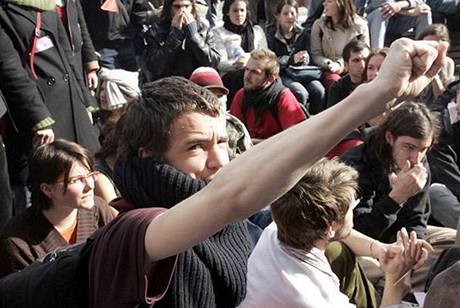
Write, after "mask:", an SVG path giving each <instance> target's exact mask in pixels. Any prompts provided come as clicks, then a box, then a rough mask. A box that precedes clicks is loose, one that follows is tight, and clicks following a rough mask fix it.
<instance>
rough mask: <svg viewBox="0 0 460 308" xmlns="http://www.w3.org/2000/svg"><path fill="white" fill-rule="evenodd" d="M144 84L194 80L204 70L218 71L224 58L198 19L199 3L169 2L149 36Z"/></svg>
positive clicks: (141, 78) (145, 56)
mask: <svg viewBox="0 0 460 308" xmlns="http://www.w3.org/2000/svg"><path fill="white" fill-rule="evenodd" d="M145 39H146V46H145V50H144V52H143V55H142V57H141V66H142V68H141V76H140V80H141V83H145V82H149V81H154V80H157V79H160V78H163V77H168V76H182V77H186V78H188V77H190V75H191V74H192V72H193V71H194V70H195V69H196V68H198V67H200V66H210V67H213V68H216V67H217V65H218V64H219V62H220V58H221V55H220V53H219V52H218V51H217V49H216V44H215V39H214V35H213V34H212V31H211V30H210V29H209V28H208V26H206V24H205V23H203V22H202V21H200V20H199V19H198V16H197V14H196V8H195V0H166V1H165V3H164V6H163V10H162V12H161V16H160V21H159V22H158V23H155V24H153V25H152V27H151V28H150V29H149V30H148V32H146V34H145Z"/></svg>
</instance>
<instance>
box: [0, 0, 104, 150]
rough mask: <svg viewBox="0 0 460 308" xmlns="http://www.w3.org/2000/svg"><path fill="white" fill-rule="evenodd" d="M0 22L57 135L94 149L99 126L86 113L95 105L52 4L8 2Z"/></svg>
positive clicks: (96, 143)
mask: <svg viewBox="0 0 460 308" xmlns="http://www.w3.org/2000/svg"><path fill="white" fill-rule="evenodd" d="M0 24H1V25H2V26H3V28H4V29H5V32H6V33H7V34H8V36H9V37H10V39H11V41H12V42H13V45H14V47H15V49H16V51H17V53H18V54H19V57H20V58H21V59H24V60H23V62H22V66H23V67H24V68H25V69H27V70H28V72H29V76H30V78H31V79H32V80H34V81H35V84H36V86H37V87H38V90H39V92H40V94H41V96H42V98H43V101H44V102H45V104H46V107H47V109H48V111H49V112H50V114H51V116H52V119H53V120H54V121H55V122H54V124H53V129H54V132H55V134H56V137H57V138H62V139H67V140H70V141H74V142H77V143H79V144H80V145H82V146H84V147H85V148H87V149H88V150H89V151H91V152H93V153H94V152H95V151H96V150H97V149H98V148H99V142H98V139H97V137H98V130H97V129H96V128H95V127H94V126H93V123H92V118H91V117H90V116H89V114H88V112H90V111H92V110H94V108H95V107H96V106H97V104H96V101H95V99H94V97H92V96H91V93H90V92H89V90H88V89H87V88H86V86H85V84H84V81H83V78H82V74H81V73H80V71H79V66H78V65H76V63H75V61H76V60H78V61H81V59H76V58H75V57H74V56H72V49H71V47H70V44H69V39H68V35H67V34H66V30H65V29H64V26H63V24H62V22H61V20H60V18H59V15H58V14H57V12H56V4H55V3H54V2H41V1H37V0H32V1H30V2H28V5H24V6H22V5H18V4H16V1H14V0H11V1H7V3H6V4H5V5H3V6H2V7H1V8H0ZM34 33H37V35H39V36H38V37H37V36H35V35H34ZM31 50H32V51H31Z"/></svg>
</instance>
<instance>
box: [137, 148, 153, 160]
mask: <svg viewBox="0 0 460 308" xmlns="http://www.w3.org/2000/svg"><path fill="white" fill-rule="evenodd" d="M137 156H139V157H140V158H142V159H144V158H148V157H151V156H153V153H152V151H150V150H148V149H146V148H144V147H140V148H139V149H137Z"/></svg>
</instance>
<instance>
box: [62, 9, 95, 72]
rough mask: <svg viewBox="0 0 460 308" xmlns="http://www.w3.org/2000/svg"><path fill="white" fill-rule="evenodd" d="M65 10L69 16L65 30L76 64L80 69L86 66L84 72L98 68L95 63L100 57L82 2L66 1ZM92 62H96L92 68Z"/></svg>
mask: <svg viewBox="0 0 460 308" xmlns="http://www.w3.org/2000/svg"><path fill="white" fill-rule="evenodd" d="M65 9H66V16H67V18H66V23H65V29H66V32H67V35H68V37H69V43H70V48H71V51H72V55H73V56H74V57H75V64H76V65H78V66H80V67H81V66H82V64H83V65H85V66H86V67H84V70H83V68H82V69H81V71H82V72H86V70H87V69H88V68H94V69H96V68H98V66H97V62H95V61H97V60H98V57H97V55H96V51H95V49H94V45H93V42H92V40H91V36H90V35H89V32H88V27H87V24H86V21H85V16H84V14H83V9H82V7H81V4H80V1H79V0H66V1H65ZM91 62H94V64H92V65H93V66H92V67H91V64H90V63H91ZM83 76H85V75H83Z"/></svg>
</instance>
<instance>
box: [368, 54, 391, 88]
mask: <svg viewBox="0 0 460 308" xmlns="http://www.w3.org/2000/svg"><path fill="white" fill-rule="evenodd" d="M388 51H389V49H388V48H387V47H384V48H378V49H372V50H371V52H370V53H369V56H368V57H367V59H366V64H365V65H364V71H363V78H362V80H363V82H365V81H368V80H367V67H368V66H369V61H370V60H371V58H372V57H375V56H382V57H383V58H384V59H385V58H386V57H387V56H388Z"/></svg>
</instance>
